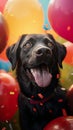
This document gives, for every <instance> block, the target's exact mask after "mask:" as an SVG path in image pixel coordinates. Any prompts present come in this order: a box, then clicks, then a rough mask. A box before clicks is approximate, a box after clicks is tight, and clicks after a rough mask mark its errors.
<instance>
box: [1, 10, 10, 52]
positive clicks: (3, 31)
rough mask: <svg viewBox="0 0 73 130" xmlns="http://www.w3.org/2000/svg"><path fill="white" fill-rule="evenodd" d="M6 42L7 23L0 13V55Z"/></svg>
mask: <svg viewBox="0 0 73 130" xmlns="http://www.w3.org/2000/svg"><path fill="white" fill-rule="evenodd" d="M7 40H8V27H7V23H6V21H5V19H4V17H3V15H2V13H1V12H0V53H1V52H2V51H3V50H4V48H5V46H6V44H7Z"/></svg>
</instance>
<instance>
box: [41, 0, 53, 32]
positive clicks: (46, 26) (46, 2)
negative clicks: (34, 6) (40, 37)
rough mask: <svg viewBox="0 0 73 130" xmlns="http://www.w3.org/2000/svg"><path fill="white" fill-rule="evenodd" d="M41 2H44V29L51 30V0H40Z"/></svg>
mask: <svg viewBox="0 0 73 130" xmlns="http://www.w3.org/2000/svg"><path fill="white" fill-rule="evenodd" d="M39 1H40V3H41V4H42V8H43V13H44V25H43V28H44V30H49V29H50V28H51V26H50V24H49V22H48V15H47V12H48V4H49V2H50V0H39Z"/></svg>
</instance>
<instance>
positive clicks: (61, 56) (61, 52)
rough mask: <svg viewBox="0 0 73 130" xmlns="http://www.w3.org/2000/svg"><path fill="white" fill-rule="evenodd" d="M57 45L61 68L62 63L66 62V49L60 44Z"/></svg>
mask: <svg viewBox="0 0 73 130" xmlns="http://www.w3.org/2000/svg"><path fill="white" fill-rule="evenodd" d="M56 43H57V50H58V64H59V66H60V67H61V68H63V67H62V61H63V60H64V58H65V56H66V53H67V51H66V47H65V46H64V45H62V44H60V43H58V42H56Z"/></svg>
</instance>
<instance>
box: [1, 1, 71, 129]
mask: <svg viewBox="0 0 73 130" xmlns="http://www.w3.org/2000/svg"><path fill="white" fill-rule="evenodd" d="M53 29H54V30H53ZM54 31H55V32H56V33H55V32H54ZM45 32H46V33H51V34H52V35H54V37H56V36H57V37H59V36H58V34H59V35H60V36H61V37H63V38H65V39H66V40H69V41H70V42H73V36H72V35H73V1H72V0H66V1H65V0H31V1H30V0H0V70H5V71H10V69H11V64H10V63H9V61H8V59H7V57H6V48H7V47H8V46H10V45H11V44H13V43H14V42H16V41H17V39H18V37H19V36H20V35H22V34H23V33H24V34H30V33H36V34H37V33H45ZM57 37H56V38H57ZM70 42H66V43H65V44H64V45H65V46H66V48H67V55H66V58H65V60H64V63H65V64H67V66H68V67H69V66H70V67H69V68H71V67H73V44H72V43H70ZM64 67H65V68H66V65H64ZM68 67H67V68H68ZM72 71H73V69H71V73H72V76H73V72H72ZM69 72H70V71H69ZM66 73H67V74H66ZM63 74H64V78H65V76H66V75H67V77H68V70H67V69H66V71H63ZM69 74H70V73H69ZM69 77H70V76H69ZM67 81H68V79H67ZM72 81H73V77H71V81H70V84H69V85H71V84H72ZM18 93H19V87H18V84H17V82H16V80H15V79H14V77H12V76H11V75H10V74H9V73H7V72H2V71H0V121H5V120H10V119H11V118H12V116H13V115H14V113H15V112H16V110H17V97H18ZM69 96H70V94H69ZM70 101H71V97H70ZM72 108H73V107H72ZM72 108H71V109H72ZM71 118H72V117H71ZM61 119H62V120H63V121H66V123H67V121H68V122H69V123H70V124H71V122H70V117H66V118H65V117H62V118H61ZM62 120H61V121H62ZM57 121H58V125H55V124H54V122H52V123H50V124H49V125H48V126H46V128H45V129H44V130H49V128H51V130H55V127H54V126H57V127H59V128H62V127H61V126H60V125H61V124H60V122H59V120H56V121H55V122H56V123H57ZM72 122H73V119H72ZM51 124H53V126H51ZM62 126H63V125H62ZM67 126H68V125H67ZM57 127H56V128H57ZM63 128H64V126H63ZM65 128H66V127H65ZM70 130H72V127H71V128H70Z"/></svg>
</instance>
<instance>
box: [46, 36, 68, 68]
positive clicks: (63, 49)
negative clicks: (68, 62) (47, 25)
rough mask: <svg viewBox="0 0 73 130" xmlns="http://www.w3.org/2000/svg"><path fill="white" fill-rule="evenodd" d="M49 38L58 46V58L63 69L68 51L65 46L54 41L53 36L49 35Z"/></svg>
mask: <svg viewBox="0 0 73 130" xmlns="http://www.w3.org/2000/svg"><path fill="white" fill-rule="evenodd" d="M48 37H49V38H50V39H51V41H52V42H54V43H55V44H56V46H57V52H58V53H57V55H56V56H57V57H58V59H57V60H58V64H59V66H60V67H61V68H63V67H62V61H63V60H64V58H65V56H66V53H67V51H66V47H65V46H64V45H63V44H60V43H58V42H57V41H56V40H55V39H54V37H53V36H52V35H51V34H48Z"/></svg>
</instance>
